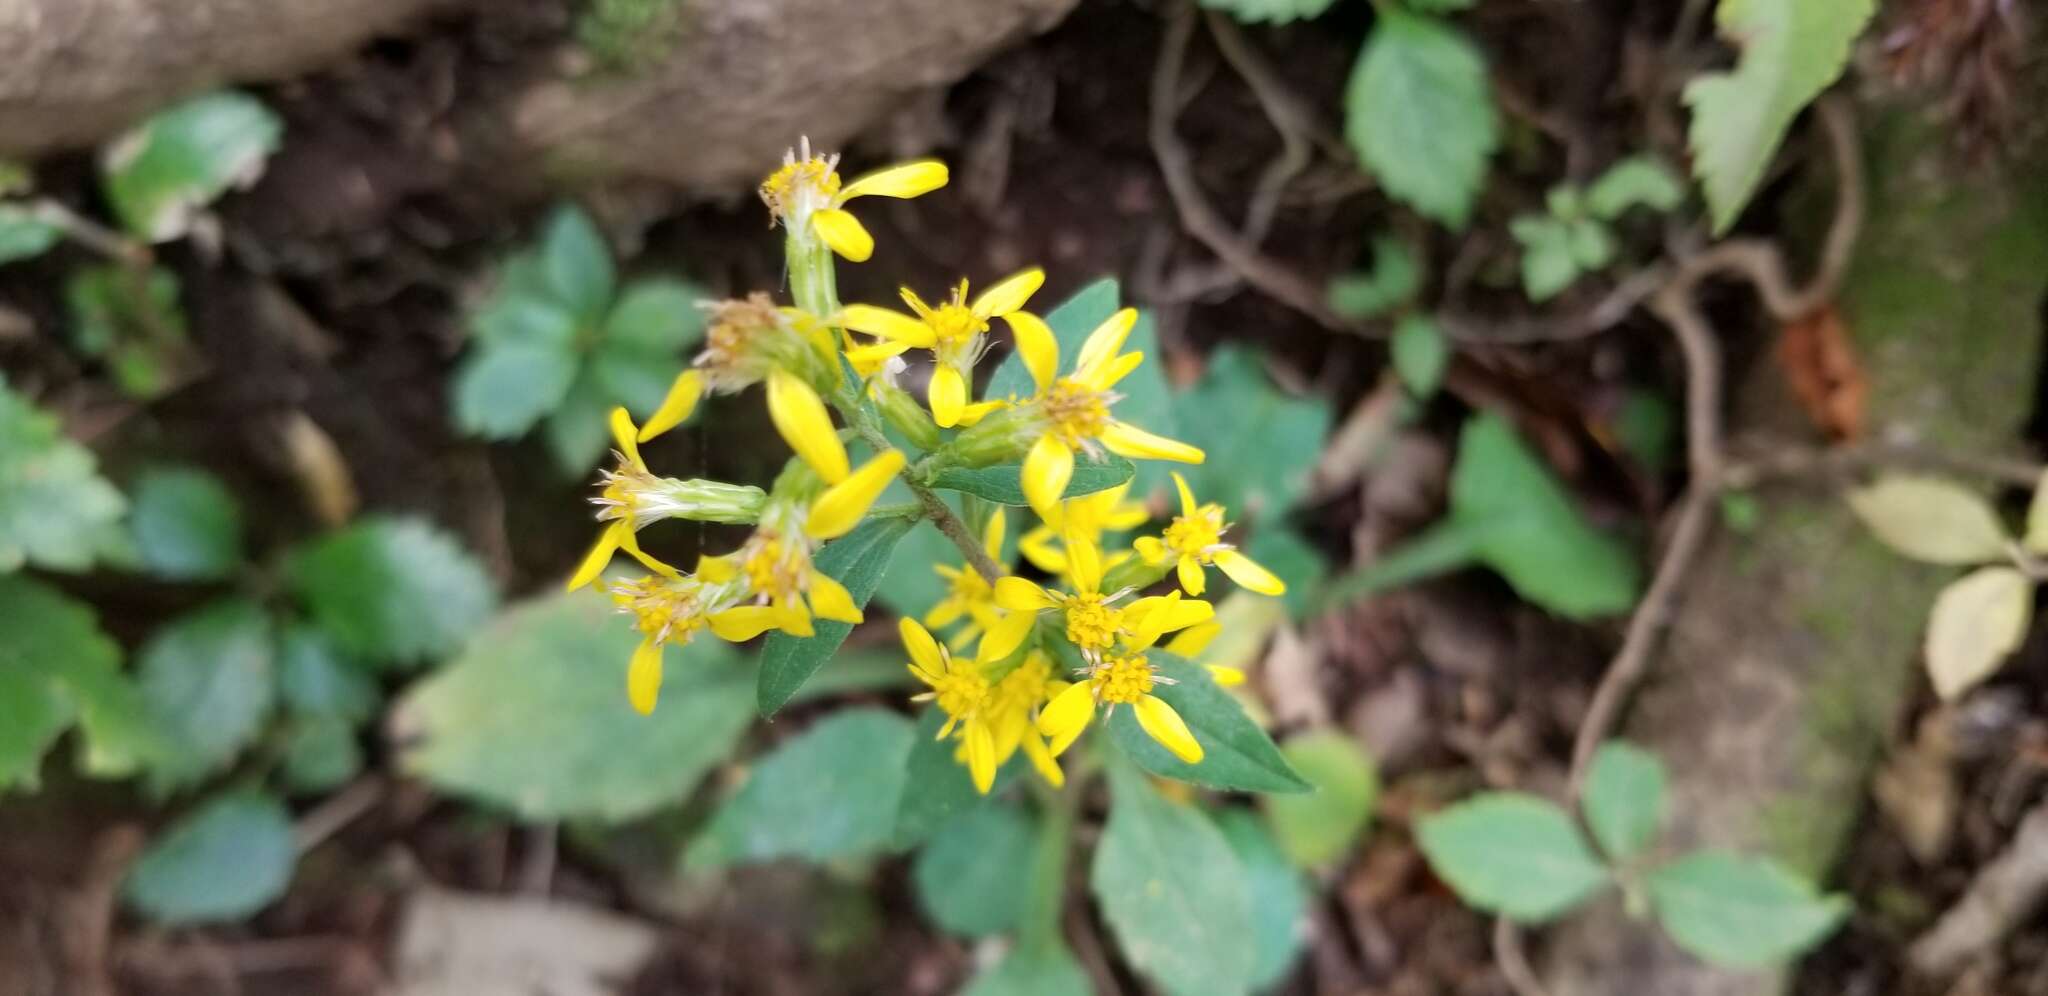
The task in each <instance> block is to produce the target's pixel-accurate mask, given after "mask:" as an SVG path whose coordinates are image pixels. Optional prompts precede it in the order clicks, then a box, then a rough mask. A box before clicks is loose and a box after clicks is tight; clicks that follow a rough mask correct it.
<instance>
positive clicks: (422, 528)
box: [285, 517, 498, 665]
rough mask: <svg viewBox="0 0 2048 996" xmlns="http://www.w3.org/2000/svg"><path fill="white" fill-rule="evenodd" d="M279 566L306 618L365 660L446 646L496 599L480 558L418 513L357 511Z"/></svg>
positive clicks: (458, 640) (433, 652)
mask: <svg viewBox="0 0 2048 996" xmlns="http://www.w3.org/2000/svg"><path fill="white" fill-rule="evenodd" d="M285 571H286V575H287V578H288V580H289V581H290V583H291V587H292V590H293V591H294V592H295V593H297V594H298V596H299V598H300V599H301V600H302V601H303V602H304V603H305V605H306V609H307V611H308V612H309V613H310V614H311V616H312V619H313V622H314V623H315V624H316V625H318V626H319V627H320V628H321V629H323V630H325V631H326V632H327V634H328V635H329V636H330V637H332V638H333V639H334V641H335V643H336V644H337V645H338V646H340V647H341V649H342V650H343V651H344V652H346V653H349V654H352V655H354V656H356V657H360V658H362V659H363V660H366V661H370V662H372V663H379V664H400V665H403V664H415V663H418V662H419V661H421V660H422V659H424V658H428V657H438V656H442V655H445V654H449V653H453V652H454V651H455V649H456V648H458V647H460V646H461V645H462V642H463V641H464V640H465V639H467V638H468V636H469V634H470V631H472V630H474V629H475V628H476V627H477V626H478V625H479V624H481V623H482V622H483V621H484V620H485V619H488V618H490V615H491V610H492V609H494V608H496V607H497V602H498V596H497V591H496V589H495V587H494V586H493V585H492V583H491V579H490V575H488V574H486V573H485V572H484V568H483V565H482V564H479V563H477V561H476V558H474V557H472V556H470V554H469V552H468V551H467V550H464V549H463V548H462V546H461V544H459V543H457V542H456V541H455V538H454V537H452V536H450V535H448V534H447V533H445V532H442V531H441V530H440V529H438V528H435V527H434V526H432V525H430V524H428V523H427V522H426V521H425V520H422V519H413V518H382V517H365V518H363V519H360V520H358V521H357V522H356V523H355V524H354V525H351V526H349V527H348V528H346V529H341V530H338V531H336V532H333V533H329V534H328V535H327V536H325V537H323V538H321V539H320V540H317V541H315V542H314V543H313V544H312V545H310V546H308V547H306V548H303V549H301V550H300V551H299V552H298V553H297V554H295V555H294V556H293V557H292V558H291V559H290V561H289V562H288V563H287V564H286V568H285Z"/></svg>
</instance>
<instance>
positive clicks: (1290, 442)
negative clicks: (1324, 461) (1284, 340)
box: [1174, 346, 1331, 519]
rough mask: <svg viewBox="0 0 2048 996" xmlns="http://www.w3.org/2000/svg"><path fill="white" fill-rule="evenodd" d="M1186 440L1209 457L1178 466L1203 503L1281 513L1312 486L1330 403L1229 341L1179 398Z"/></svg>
mask: <svg viewBox="0 0 2048 996" xmlns="http://www.w3.org/2000/svg"><path fill="white" fill-rule="evenodd" d="M1175 406H1176V409H1177V411H1178V412H1179V419H1180V426H1181V430H1180V431H1181V435H1180V437H1179V438H1180V439H1182V440H1183V441H1185V442H1187V443H1190V444H1193V445H1195V446H1199V447H1201V448H1202V450H1203V451H1204V452H1205V453H1206V454H1207V455H1208V459H1206V460H1204V461H1203V462H1202V463H1200V464H1198V465H1194V466H1178V467H1175V468H1174V469H1176V470H1178V471H1180V472H1181V474H1182V475H1183V476H1185V477H1186V478H1187V480H1188V485H1189V486H1190V487H1191V488H1193V489H1194V492H1195V497H1196V498H1199V499H1201V500H1202V501H1204V502H1220V503H1222V505H1223V507H1224V508H1227V509H1229V510H1230V513H1231V515H1232V517H1234V518H1236V519H1246V518H1255V517H1259V516H1266V515H1277V514H1279V513H1281V512H1283V511H1285V510H1286V509H1288V508H1289V507H1292V506H1293V504H1294V503H1295V502H1296V501H1297V500H1299V499H1300V498H1301V496H1302V494H1303V493H1304V492H1306V491H1307V490H1308V478H1309V474H1310V472H1311V471H1313V470H1314V469H1315V465H1316V461H1317V459H1319V458H1320V457H1321V455H1322V449H1323V438H1324V437H1325V436H1327V435H1329V432H1330V422H1331V415H1330V406H1329V404H1328V402H1326V401H1325V400H1324V399H1322V398H1319V397H1305V398H1304V397H1295V396H1293V395H1289V394H1286V393H1284V392H1282V391H1281V390H1280V389H1279V388H1278V387H1275V386H1274V385H1273V382H1272V380H1271V379H1269V378H1268V377H1267V376H1266V372H1265V370H1264V369H1263V368H1262V366H1261V361H1260V354H1259V353H1258V352H1256V351H1254V350H1251V349H1247V348H1245V347H1242V346H1223V347H1220V348H1218V349H1217V350H1216V351H1215V352H1214V353H1211V354H1210V355H1209V366H1208V368H1207V369H1206V370H1204V371H1203V372H1202V379H1201V380H1199V381H1197V382H1196V383H1195V386H1194V387H1192V388H1190V389H1189V390H1188V391H1186V392H1184V393H1182V394H1181V395H1180V396H1179V397H1178V398H1177V399H1176V401H1175Z"/></svg>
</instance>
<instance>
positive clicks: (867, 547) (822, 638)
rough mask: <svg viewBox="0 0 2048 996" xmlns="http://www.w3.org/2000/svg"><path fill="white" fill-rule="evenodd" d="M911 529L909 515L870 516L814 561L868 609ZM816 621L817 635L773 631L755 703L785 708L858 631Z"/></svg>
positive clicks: (764, 708)
mask: <svg viewBox="0 0 2048 996" xmlns="http://www.w3.org/2000/svg"><path fill="white" fill-rule="evenodd" d="M909 531H910V521H909V520H907V519H901V518H889V519H872V520H869V521H867V522H864V523H861V524H860V525H859V526H857V527H855V528H854V530H853V531H852V532H850V533H847V534H846V535H845V536H842V537H840V538H838V539H836V540H833V541H832V542H830V543H827V544H825V548H824V549H823V550H820V551H818V557H817V560H816V562H815V564H814V566H815V567H816V568H817V569H818V570H819V571H822V572H824V573H825V574H826V575H828V576H830V577H833V578H836V579H838V581H839V583H840V584H842V585H845V586H846V591H847V593H848V594H850V595H852V596H853V604H855V605H857V606H860V607H861V608H866V607H867V604H868V600H869V599H871V598H873V597H874V596H875V588H876V586H878V585H880V584H881V583H882V575H883V574H884V573H886V572H887V571H888V570H889V556H890V554H892V553H894V552H895V550H896V541H897V540H900V539H902V538H903V535H904V534H905V533H907V532H909ZM812 626H813V628H814V630H815V634H814V635H812V636H808V637H802V636H791V635H789V634H788V633H784V632H781V631H779V630H778V631H776V632H773V633H770V634H768V639H767V641H766V643H765V644H764V645H763V646H762V648H761V678H760V683H759V687H758V688H757V689H756V692H755V705H756V707H757V708H758V709H759V710H760V712H761V715H763V716H772V715H774V714H775V711H776V710H777V709H780V708H782V706H783V704H784V703H787V702H788V701H789V697H790V696H792V695H795V694H796V691H797V689H799V688H802V687H803V686H804V682H806V681H809V680H811V675H814V674H817V673H818V669H819V668H821V667H824V666H825V662H826V661H828V660H831V659H832V655H833V654H835V653H838V652H839V645H840V644H842V643H845V642H846V636H847V634H849V633H852V632H853V624H852V623H843V622H835V621H833V620H830V619H818V620H815V621H814V622H813V623H812Z"/></svg>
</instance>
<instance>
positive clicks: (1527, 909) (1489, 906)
mask: <svg viewBox="0 0 2048 996" xmlns="http://www.w3.org/2000/svg"><path fill="white" fill-rule="evenodd" d="M1415 837H1416V841H1417V842H1418V843H1419V844H1421V845H1422V853H1423V854H1424V855H1425V856H1426V857H1428V858H1429V867H1430V869H1431V870H1432V871H1434V872H1436V874H1437V877H1439V878H1442V879H1443V880H1444V881H1445V882H1447V883H1449V884H1450V886H1451V888H1453V889H1456V890H1457V892H1458V896H1459V897H1460V898H1462V899H1463V900H1465V902H1466V904H1467V905H1470V906H1474V907H1477V908H1479V909H1481V910H1485V911H1486V912H1488V913H1498V914H1500V915H1502V916H1505V917H1507V918H1509V919H1511V920H1516V921H1520V922H1523V923H1541V922H1543V921H1546V920H1550V919H1553V918H1555V917H1557V916H1559V915H1560V914H1562V913H1564V912H1565V911H1567V910H1569V909H1571V908H1572V907H1575V906H1577V905H1579V904H1580V903H1581V902H1584V901H1585V900H1586V899H1587V898H1588V897H1590V896H1591V895H1592V894H1593V893H1594V892H1595V891H1597V890H1598V889H1600V888H1601V887H1602V886H1605V885H1606V884H1607V883H1608V875H1607V869H1606V867H1605V866H1603V865H1601V864H1600V860H1599V859H1598V858H1596V857H1594V856H1593V852H1592V850H1591V849H1589V848H1588V847H1587V846H1586V841H1585V838H1583V837H1581V836H1580V835H1579V828H1578V827H1576V826H1573V825H1572V818H1571V817H1570V816H1569V815H1568V814H1566V813H1565V811H1564V809H1563V808H1562V807H1560V806H1558V805H1557V804H1556V803H1553V802H1550V801H1549V800H1547V799H1540V798H1537V797H1536V796H1533V795H1528V794H1525V793H1521V792H1486V793H1482V794H1480V795H1477V796H1474V797H1472V798H1470V799H1467V800H1465V801H1464V802H1461V803H1458V804H1457V805H1455V806H1451V807H1449V808H1447V809H1444V810H1441V811H1439V812H1436V813H1432V814H1431V815H1429V816H1425V817H1423V818H1422V819H1421V820H1419V821H1417V823H1416V826H1415Z"/></svg>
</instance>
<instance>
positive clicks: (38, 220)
mask: <svg viewBox="0 0 2048 996" xmlns="http://www.w3.org/2000/svg"><path fill="white" fill-rule="evenodd" d="M63 237H64V230H63V229H61V228H58V227H57V226H55V225H52V224H50V223H49V222H47V221H44V220H43V219H42V217H41V216H40V215H38V214H36V211H35V209H34V208H31V207H29V206H28V205H25V204H0V263H13V262H16V261H18V260H24V259H33V258H35V257H37V256H40V255H42V254H43V253H46V252H48V251H50V247H51V246H54V245H56V244H57V241H58V240H59V239H62V238H63Z"/></svg>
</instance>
